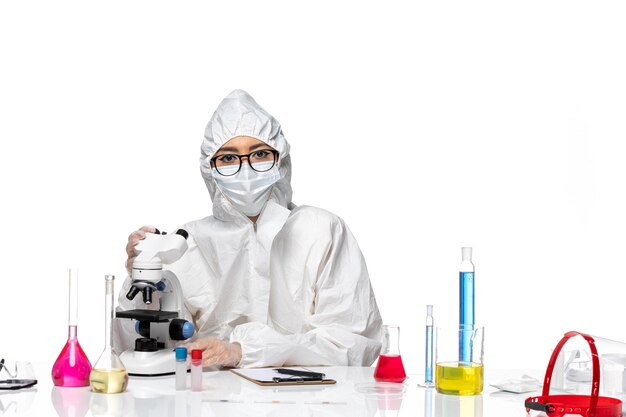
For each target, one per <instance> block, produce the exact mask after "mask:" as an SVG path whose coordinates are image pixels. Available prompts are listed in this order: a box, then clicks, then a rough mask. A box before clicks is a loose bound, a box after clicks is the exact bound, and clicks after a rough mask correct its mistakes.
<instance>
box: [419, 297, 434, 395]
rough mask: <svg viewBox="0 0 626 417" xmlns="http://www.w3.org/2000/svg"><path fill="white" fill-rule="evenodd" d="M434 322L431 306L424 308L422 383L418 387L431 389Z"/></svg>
mask: <svg viewBox="0 0 626 417" xmlns="http://www.w3.org/2000/svg"><path fill="white" fill-rule="evenodd" d="M434 325H435V320H434V318H433V306H432V305H430V304H429V305H427V306H426V335H425V336H426V344H425V347H424V382H423V383H422V384H419V386H420V387H424V388H431V387H434V386H435V383H434V381H433V353H434V352H433V349H434V338H435V335H434V333H435V330H434V327H433V326H434Z"/></svg>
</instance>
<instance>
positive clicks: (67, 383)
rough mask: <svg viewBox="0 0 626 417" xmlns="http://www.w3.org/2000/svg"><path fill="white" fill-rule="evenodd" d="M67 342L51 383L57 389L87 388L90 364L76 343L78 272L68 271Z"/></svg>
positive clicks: (56, 364) (53, 369)
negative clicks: (57, 387)
mask: <svg viewBox="0 0 626 417" xmlns="http://www.w3.org/2000/svg"><path fill="white" fill-rule="evenodd" d="M69 287H70V288H69V302H68V304H69V319H68V321H69V325H68V336H67V342H66V343H65V346H64V347H63V350H61V353H60V354H59V357H58V358H57V360H56V362H54V365H53V366H52V382H54V385H56V386H59V387H86V386H89V373H90V372H91V362H89V359H88V358H87V355H85V352H84V351H83V348H82V347H81V346H80V343H78V308H77V305H78V270H76V269H70V283H69Z"/></svg>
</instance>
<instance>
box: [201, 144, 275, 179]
mask: <svg viewBox="0 0 626 417" xmlns="http://www.w3.org/2000/svg"><path fill="white" fill-rule="evenodd" d="M277 155H278V153H277V152H276V151H275V150H274V148H272V147H271V146H269V145H267V144H266V143H265V142H262V141H260V140H258V139H255V138H253V137H250V136H237V137H234V138H232V139H230V140H229V141H228V142H226V143H225V144H224V145H222V147H220V148H219V149H218V150H217V152H215V155H214V156H213V158H211V168H216V169H217V173H218V174H221V175H224V176H232V175H235V174H237V173H238V172H239V171H240V169H241V167H242V165H243V164H248V165H250V167H251V168H252V169H254V170H255V171H258V172H264V171H268V170H270V169H271V168H272V167H274V165H275V164H276V162H277Z"/></svg>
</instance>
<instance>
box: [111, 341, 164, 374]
mask: <svg viewBox="0 0 626 417" xmlns="http://www.w3.org/2000/svg"><path fill="white" fill-rule="evenodd" d="M120 359H121V360H122V363H123V364H124V366H125V367H126V371H127V372H128V375H130V376H163V375H174V372H175V370H176V358H175V354H174V348H165V349H159V350H158V351H156V352H137V351H134V350H126V351H124V352H122V354H121V355H120Z"/></svg>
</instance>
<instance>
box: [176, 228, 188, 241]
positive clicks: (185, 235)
mask: <svg viewBox="0 0 626 417" xmlns="http://www.w3.org/2000/svg"><path fill="white" fill-rule="evenodd" d="M176 234H177V235H180V236H182V237H184V238H185V240H187V238H188V237H189V233H188V232H187V231H186V230H185V229H178V230H177V231H176Z"/></svg>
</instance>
